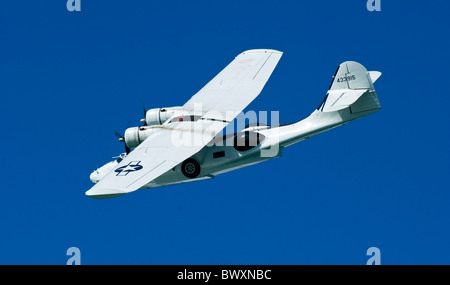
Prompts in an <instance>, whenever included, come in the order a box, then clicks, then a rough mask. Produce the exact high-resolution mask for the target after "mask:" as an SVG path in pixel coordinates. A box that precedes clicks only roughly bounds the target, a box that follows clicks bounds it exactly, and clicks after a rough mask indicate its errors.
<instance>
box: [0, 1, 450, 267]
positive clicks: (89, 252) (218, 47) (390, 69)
mask: <svg viewBox="0 0 450 285" xmlns="http://www.w3.org/2000/svg"><path fill="white" fill-rule="evenodd" d="M381 8H382V11H381V12H369V11H368V10H367V9H366V1H365V0H352V1H324V0H323V1H278V0H277V1H261V0H259V1H158V2H153V1H144V0H142V1H91V0H81V9H82V11H81V12H68V11H67V9H66V1H65V0H58V1H56V0H54V1H3V2H2V5H1V9H0V96H1V103H0V122H1V123H0V126H1V131H2V135H1V140H0V146H1V153H2V155H1V157H2V158H1V164H0V165H1V166H0V167H1V171H0V179H1V181H2V183H1V186H0V191H1V196H0V225H1V230H0V264H65V263H66V261H67V259H69V257H68V256H66V250H67V249H68V248H69V247H72V246H75V247H78V248H79V249H80V251H81V263H82V264H365V263H366V261H367V259H368V258H369V257H368V256H366V250H367V249H368V248H369V247H374V246H375V247H378V248H379V249H380V251H381V263H382V264H448V263H449V254H450V243H449V240H450V229H449V224H450V219H449V218H450V210H449V208H450V207H449V202H450V194H449V191H450V187H449V186H450V183H449V182H450V178H449V170H450V165H449V159H450V157H449V150H448V149H449V145H450V136H449V119H450V116H449V111H448V107H449V104H450V100H449V95H448V93H449V92H448V85H449V67H450V66H449V63H450V60H449V50H450V45H449V43H450V40H449V32H448V30H449V28H450V25H449V24H450V20H449V18H450V17H449V11H450V4H449V1H444V0H442V1H386V0H381ZM254 48H270V49H277V50H280V51H283V52H284V55H283V57H282V58H281V61H280V62H279V64H278V66H277V68H276V69H275V71H274V73H273V75H272V77H271V78H270V80H269V81H268V83H267V85H266V87H265V88H264V90H263V92H262V93H261V95H260V96H259V97H258V98H257V99H256V100H255V101H254V102H253V103H252V104H251V105H250V106H249V107H248V108H247V109H246V110H255V111H260V110H262V111H280V122H281V123H282V124H284V123H291V122H294V121H297V120H300V119H302V118H304V117H305V116H307V115H309V114H310V113H311V112H312V111H313V110H314V109H315V108H316V107H317V106H318V105H319V104H320V102H321V101H322V99H323V97H324V96H325V93H326V91H327V88H328V86H329V84H330V82H331V78H332V75H333V74H334V72H335V70H336V67H337V66H338V65H339V64H340V63H341V62H344V61H346V60H354V61H358V62H360V63H362V64H363V65H364V66H366V67H367V69H368V70H379V71H381V72H383V75H382V77H381V78H380V79H379V80H378V81H377V82H376V89H377V93H378V96H379V99H380V102H381V104H382V109H381V111H379V112H377V113H375V114H372V115H370V116H368V117H365V118H362V119H360V120H357V121H355V122H352V123H350V124H348V125H345V126H343V127H339V128H337V129H334V130H332V131H330V132H327V133H324V134H321V135H319V136H316V137H314V138H313V139H310V140H307V141H305V142H302V143H299V144H297V145H294V146H292V147H290V148H288V149H285V150H284V151H283V157H282V158H278V159H274V160H271V161H268V162H264V163H261V164H258V165H255V166H251V167H248V168H244V169H241V170H238V171H234V172H230V173H228V174H224V175H221V176H218V177H216V178H214V179H212V180H209V181H203V182H195V183H188V184H182V185H177V186H168V187H163V188H157V189H153V190H139V191H137V192H134V193H132V194H129V195H125V196H121V197H118V198H113V199H107V200H93V199H90V198H88V197H86V196H85V194H84V193H85V191H86V190H88V189H89V188H90V187H91V186H92V183H91V182H90V180H89V174H90V173H91V172H92V171H93V170H94V169H95V168H96V167H99V166H101V165H103V164H104V163H106V162H108V161H110V160H111V157H112V156H115V155H118V154H119V153H121V152H123V144H122V143H119V142H118V141H117V138H116V137H115V136H114V131H118V132H121V133H122V132H123V131H124V130H125V129H126V128H127V126H136V125H139V124H140V123H139V119H141V118H142V116H143V115H142V103H145V105H146V106H147V108H156V107H165V106H179V105H183V104H184V103H185V102H186V101H187V100H188V99H189V98H190V97H191V96H192V95H193V94H195V93H196V92H197V91H198V90H199V89H200V88H201V87H203V86H204V85H205V84H206V83H207V82H208V81H209V80H210V79H212V78H213V77H214V76H215V75H216V74H217V73H218V72H219V71H220V70H222V69H223V68H224V67H225V66H226V65H227V64H228V63H229V62H231V60H233V58H234V57H235V56H236V55H237V54H239V53H240V52H242V51H244V50H248V49H254Z"/></svg>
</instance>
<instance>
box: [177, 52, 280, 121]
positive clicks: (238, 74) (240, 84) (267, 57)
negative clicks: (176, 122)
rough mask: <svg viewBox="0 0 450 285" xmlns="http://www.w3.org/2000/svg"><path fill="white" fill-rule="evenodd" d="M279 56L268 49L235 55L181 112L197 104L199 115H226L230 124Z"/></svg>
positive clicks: (193, 107)
mask: <svg viewBox="0 0 450 285" xmlns="http://www.w3.org/2000/svg"><path fill="white" fill-rule="evenodd" d="M282 55H283V53H282V52H280V51H276V50H270V49H255V50H248V51H245V52H243V53H241V54H239V55H238V56H237V57H236V58H235V59H234V60H233V61H232V62H231V63H230V64H229V65H228V66H227V67H225V69H223V70H222V71H221V72H220V73H219V74H218V75H217V76H216V77H214V78H213V79H212V80H211V81H210V82H209V83H208V84H206V85H205V86H204V87H203V88H202V89H201V90H200V91H199V92H197V94H195V95H194V96H193V97H192V98H191V99H190V100H189V101H188V102H186V104H184V106H183V108H184V109H186V110H189V111H194V110H195V108H196V104H199V106H200V107H201V109H202V111H203V113H206V112H208V111H215V112H220V113H221V116H222V118H225V116H226V115H227V116H226V120H228V121H231V120H233V119H234V118H235V117H236V116H237V114H239V113H240V112H241V111H242V110H244V108H245V107H247V106H248V104H250V103H251V102H252V101H253V100H254V99H255V98H256V97H257V96H258V95H259V93H261V90H262V89H263V87H264V85H265V84H266V82H267V80H268V79H269V77H270V75H271V74H272V72H273V70H274V69H275V66H276V65H277V63H278V61H279V60H280V58H281V56H282ZM197 106H198V105H197ZM197 108H198V107H197Z"/></svg>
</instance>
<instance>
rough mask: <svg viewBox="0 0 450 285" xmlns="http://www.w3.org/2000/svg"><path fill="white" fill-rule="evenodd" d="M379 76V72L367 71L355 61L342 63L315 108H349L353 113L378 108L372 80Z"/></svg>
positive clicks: (328, 110) (330, 110) (332, 109)
mask: <svg viewBox="0 0 450 285" xmlns="http://www.w3.org/2000/svg"><path fill="white" fill-rule="evenodd" d="M380 76H381V72H378V71H370V72H368V71H367V69H366V68H365V67H364V66H363V65H361V64H359V63H357V62H354V61H346V62H344V63H342V64H341V65H339V67H338V69H337V70H336V73H335V75H334V76H333V81H332V82H331V85H330V88H329V90H328V92H327V95H326V96H325V99H324V100H323V101H322V103H321V104H320V106H319V108H317V110H318V111H321V112H334V111H339V110H342V109H345V108H349V109H350V112H351V113H352V114H353V113H359V112H366V111H373V112H374V111H376V110H378V109H380V108H381V105H380V102H379V101H378V97H377V94H376V92H375V88H374V87H373V82H375V81H376V80H377V79H378V78H379V77H380Z"/></svg>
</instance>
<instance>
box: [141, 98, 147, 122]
mask: <svg viewBox="0 0 450 285" xmlns="http://www.w3.org/2000/svg"><path fill="white" fill-rule="evenodd" d="M142 109H143V110H144V119H142V120H141V122H142V123H144V127H145V126H147V120H146V118H147V109H146V108H145V104H144V103H142Z"/></svg>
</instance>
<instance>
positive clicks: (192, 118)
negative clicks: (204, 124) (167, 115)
mask: <svg viewBox="0 0 450 285" xmlns="http://www.w3.org/2000/svg"><path fill="white" fill-rule="evenodd" d="M201 117H202V116H195V115H185V116H179V117H175V118H173V119H172V120H170V121H169V124H170V123H176V122H195V121H198V120H200V118H201Z"/></svg>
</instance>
